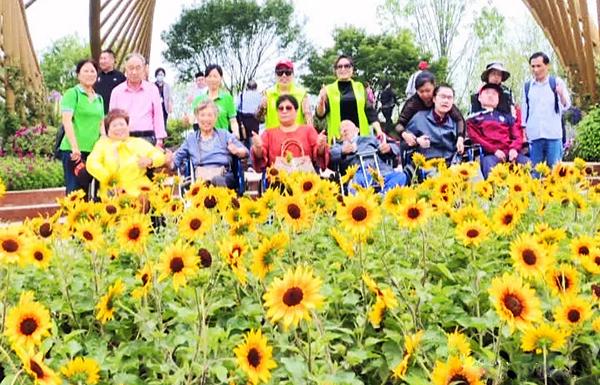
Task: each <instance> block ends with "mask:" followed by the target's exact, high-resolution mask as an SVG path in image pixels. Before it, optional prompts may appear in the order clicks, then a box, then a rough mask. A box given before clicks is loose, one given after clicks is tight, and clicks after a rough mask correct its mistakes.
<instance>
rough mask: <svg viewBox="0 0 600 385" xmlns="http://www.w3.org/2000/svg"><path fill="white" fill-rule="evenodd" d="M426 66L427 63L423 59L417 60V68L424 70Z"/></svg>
mask: <svg viewBox="0 0 600 385" xmlns="http://www.w3.org/2000/svg"><path fill="white" fill-rule="evenodd" d="M427 68H429V63H427V62H426V61H425V60H421V61H420V62H419V69H420V70H421V71H424V70H426V69H427Z"/></svg>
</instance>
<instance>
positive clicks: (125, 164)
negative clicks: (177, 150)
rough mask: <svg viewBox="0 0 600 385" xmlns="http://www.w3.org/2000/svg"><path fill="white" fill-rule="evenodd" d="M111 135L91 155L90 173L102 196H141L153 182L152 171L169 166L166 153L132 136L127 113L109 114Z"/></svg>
mask: <svg viewBox="0 0 600 385" xmlns="http://www.w3.org/2000/svg"><path fill="white" fill-rule="evenodd" d="M105 126H106V127H107V129H108V136H107V137H105V138H102V139H100V140H99V141H98V142H97V143H96V145H95V146H94V149H93V150H92V152H91V153H90V155H89V156H88V159H87V162H86V168H87V171H88V172H89V173H90V174H91V175H92V176H93V177H94V178H96V179H97V180H98V181H99V182H100V196H101V197H106V196H109V195H113V194H127V195H130V196H134V197H138V196H140V194H141V193H142V191H143V190H144V189H145V188H149V186H150V180H149V179H148V177H147V176H146V171H147V169H148V168H152V167H160V166H162V165H164V164H165V161H166V157H165V153H164V152H163V151H162V150H160V149H158V148H156V147H155V146H153V145H152V144H150V143H148V142H147V141H145V140H143V139H140V138H134V137H131V136H129V116H128V115H127V113H126V112H125V111H124V110H120V109H114V110H111V111H109V113H108V115H107V116H106V119H105Z"/></svg>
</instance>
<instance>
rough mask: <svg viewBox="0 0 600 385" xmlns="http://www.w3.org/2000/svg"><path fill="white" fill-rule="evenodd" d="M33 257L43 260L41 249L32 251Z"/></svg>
mask: <svg viewBox="0 0 600 385" xmlns="http://www.w3.org/2000/svg"><path fill="white" fill-rule="evenodd" d="M33 258H35V260H36V261H43V260H44V253H42V252H41V251H35V252H34V253H33Z"/></svg>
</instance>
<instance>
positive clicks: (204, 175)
mask: <svg viewBox="0 0 600 385" xmlns="http://www.w3.org/2000/svg"><path fill="white" fill-rule="evenodd" d="M194 173H195V175H196V178H197V179H201V180H203V181H205V182H212V180H213V178H215V177H217V176H223V175H225V166H198V167H196V168H195V170H194Z"/></svg>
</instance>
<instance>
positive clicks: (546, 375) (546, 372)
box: [542, 344, 548, 385]
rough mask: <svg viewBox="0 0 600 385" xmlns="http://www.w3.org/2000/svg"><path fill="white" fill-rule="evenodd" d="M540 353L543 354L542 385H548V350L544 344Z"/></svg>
mask: <svg viewBox="0 0 600 385" xmlns="http://www.w3.org/2000/svg"><path fill="white" fill-rule="evenodd" d="M542 352H543V354H544V385H548V349H547V348H546V344H544V345H543V346H542Z"/></svg>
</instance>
